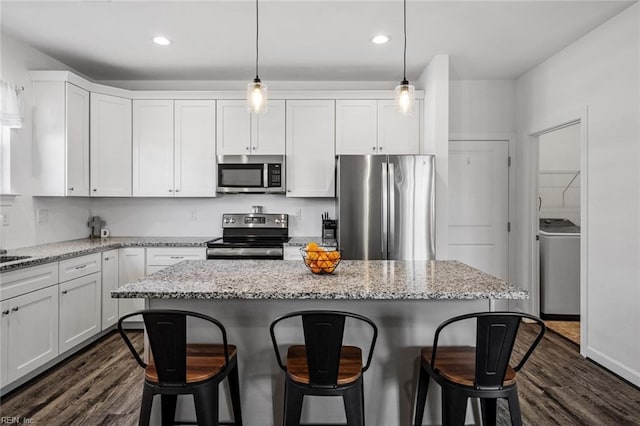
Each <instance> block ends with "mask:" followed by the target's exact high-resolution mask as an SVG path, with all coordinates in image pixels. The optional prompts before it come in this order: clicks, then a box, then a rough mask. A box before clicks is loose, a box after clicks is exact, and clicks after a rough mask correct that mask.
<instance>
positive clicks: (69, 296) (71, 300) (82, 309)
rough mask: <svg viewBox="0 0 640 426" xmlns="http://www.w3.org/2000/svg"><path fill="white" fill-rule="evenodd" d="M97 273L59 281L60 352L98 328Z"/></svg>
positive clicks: (99, 281) (99, 283)
mask: <svg viewBox="0 0 640 426" xmlns="http://www.w3.org/2000/svg"><path fill="white" fill-rule="evenodd" d="M101 301H102V276H101V274H100V273H99V272H96V273H95V274H91V275H87V276H84V277H80V278H76V279H75V280H71V281H67V282H65V283H61V284H60V353H62V352H65V351H67V350H69V349H71V348H73V347H74V346H76V345H77V344H79V343H81V342H83V341H85V340H87V339H88V338H90V337H91V336H93V335H95V334H97V333H98V332H100V330H102V318H101V315H100V305H101Z"/></svg>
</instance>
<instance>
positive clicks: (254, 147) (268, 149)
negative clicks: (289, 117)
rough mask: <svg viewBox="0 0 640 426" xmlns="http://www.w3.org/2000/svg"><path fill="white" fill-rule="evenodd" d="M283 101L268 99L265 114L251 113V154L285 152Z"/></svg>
mask: <svg viewBox="0 0 640 426" xmlns="http://www.w3.org/2000/svg"><path fill="white" fill-rule="evenodd" d="M285 115H286V109H285V102H284V101H283V100H272V101H269V106H268V110H267V113H266V114H253V116H252V117H251V120H252V124H253V134H252V135H251V154H258V155H284V154H285V147H284V146H285Z"/></svg>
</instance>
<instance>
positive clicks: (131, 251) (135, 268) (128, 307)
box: [118, 247, 145, 321]
mask: <svg viewBox="0 0 640 426" xmlns="http://www.w3.org/2000/svg"><path fill="white" fill-rule="evenodd" d="M144 250H145V249H144V248H142V247H127V248H121V249H120V250H118V259H119V260H118V285H119V286H121V285H124V284H126V283H128V282H131V281H135V280H137V279H138V278H142V277H144V275H145V270H144V267H145V262H144V258H145V257H144V254H145V253H144ZM141 309H144V299H118V315H119V316H120V317H122V316H123V315H126V314H128V313H130V312H134V311H139V310H141ZM132 320H134V321H140V319H139V318H138V319H136V318H133V319H132Z"/></svg>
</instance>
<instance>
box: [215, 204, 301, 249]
mask: <svg viewBox="0 0 640 426" xmlns="http://www.w3.org/2000/svg"><path fill="white" fill-rule="evenodd" d="M287 241H289V215H286V214H265V213H246V214H223V215H222V237H221V238H216V239H215V240H211V241H208V242H207V259H283V258H284V243H286V242H287Z"/></svg>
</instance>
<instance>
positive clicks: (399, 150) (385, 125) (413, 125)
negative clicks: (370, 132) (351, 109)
mask: <svg viewBox="0 0 640 426" xmlns="http://www.w3.org/2000/svg"><path fill="white" fill-rule="evenodd" d="M415 102H416V105H415V108H414V111H413V114H411V115H403V114H401V113H400V112H399V111H398V108H397V106H396V104H395V102H394V101H391V100H385V101H378V152H379V153H380V154H419V152H420V116H421V115H422V104H421V102H419V101H415Z"/></svg>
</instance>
